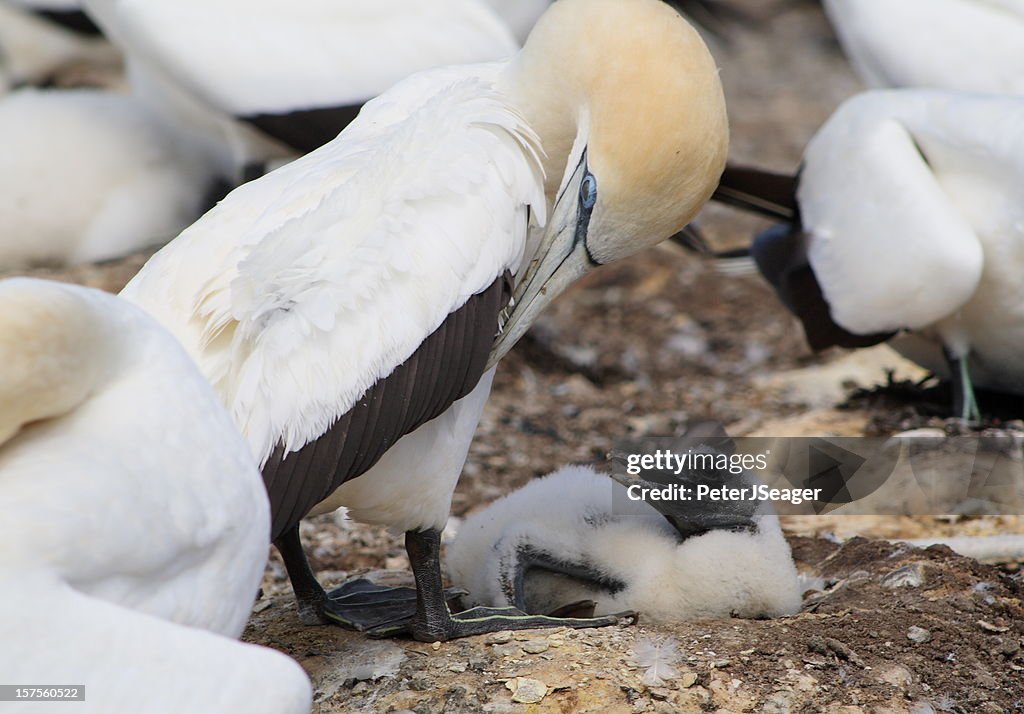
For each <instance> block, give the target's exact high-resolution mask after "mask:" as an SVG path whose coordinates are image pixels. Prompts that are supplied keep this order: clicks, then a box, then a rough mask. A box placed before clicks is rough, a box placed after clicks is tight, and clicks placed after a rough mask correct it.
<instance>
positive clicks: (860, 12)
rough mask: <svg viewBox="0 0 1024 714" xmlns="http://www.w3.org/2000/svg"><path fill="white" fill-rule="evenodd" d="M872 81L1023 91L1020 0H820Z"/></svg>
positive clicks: (849, 51)
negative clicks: (893, 0)
mask: <svg viewBox="0 0 1024 714" xmlns="http://www.w3.org/2000/svg"><path fill="white" fill-rule="evenodd" d="M825 10H826V12H827V13H828V16H829V18H830V19H831V21H832V24H833V25H834V26H835V28H836V32H837V34H838V35H839V39H840V41H841V42H842V45H843V49H844V50H845V51H846V54H847V55H848V56H849V58H850V61H851V63H852V64H853V66H854V68H855V69H856V70H857V72H858V74H860V76H861V78H862V79H864V81H865V82H867V83H868V84H869V85H870V86H872V87H928V88H933V89H951V90H961V91H977V92H992V93H996V94H1024V2H1022V1H1021V0H899V1H898V2H892V0H825Z"/></svg>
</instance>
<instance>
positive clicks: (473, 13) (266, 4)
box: [86, 0, 518, 167]
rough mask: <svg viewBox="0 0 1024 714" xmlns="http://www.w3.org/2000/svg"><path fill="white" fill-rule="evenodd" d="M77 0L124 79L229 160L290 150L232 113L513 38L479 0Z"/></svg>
mask: <svg viewBox="0 0 1024 714" xmlns="http://www.w3.org/2000/svg"><path fill="white" fill-rule="evenodd" d="M86 6H87V7H88V8H89V10H90V12H91V13H92V14H93V15H94V16H95V17H96V18H97V19H98V21H99V22H100V23H101V24H102V26H103V27H104V30H105V31H106V32H107V33H108V34H109V35H110V36H111V37H112V38H113V40H114V42H115V43H117V44H118V45H119V46H120V47H121V48H122V50H123V51H124V52H125V54H126V56H127V61H128V67H129V75H130V77H131V80H132V84H133V87H134V88H135V90H136V91H137V92H138V93H139V94H140V95H141V96H142V97H144V98H145V99H146V101H149V102H151V103H152V104H154V105H155V106H157V107H159V108H160V109H161V110H162V111H165V112H167V113H168V114H169V115H172V116H175V117H176V118H177V119H178V120H179V121H182V122H184V123H185V124H187V125H188V126H189V127H191V128H193V129H194V130H195V131H196V132H197V133H200V134H202V135H203V136H206V137H207V138H209V140H210V141H211V142H212V143H213V144H220V145H222V146H224V147H227V148H229V150H230V159H231V160H232V161H233V162H234V163H235V164H236V166H237V167H242V166H244V165H246V164H248V163H252V162H258V161H264V160H267V159H269V158H277V157H281V156H285V155H288V154H290V153H292V151H291V150H290V149H288V148H287V147H284V146H283V145H281V144H279V143H278V142H276V141H274V140H271V139H270V138H269V137H268V136H267V135H265V134H262V133H261V132H259V131H257V130H256V129H254V128H253V127H251V126H250V125H248V124H245V123H243V122H240V121H236V120H235V119H236V118H239V117H253V116H258V115H274V116H278V115H288V114H290V113H293V112H297V111H306V110H316V109H330V108H336V107H347V106H356V107H358V105H360V104H362V103H363V102H365V101H367V100H369V99H371V98H372V97H374V96H376V95H378V94H380V93H381V92H383V91H384V90H386V89H388V88H389V87H391V86H392V85H393V84H395V83H396V82H398V81H399V80H401V79H404V78H405V77H407V76H409V75H411V74H413V73H415V72H418V71H420V70H424V69H429V68H432V67H439V66H443V65H449V64H464V63H470V62H484V61H490V60H496V59H500V58H503V57H507V56H509V55H511V54H513V53H514V52H515V51H516V50H517V49H518V45H517V44H516V42H515V40H514V38H513V37H512V36H511V34H510V33H509V31H508V30H507V29H506V28H505V27H504V25H503V24H502V22H501V20H500V19H499V18H498V17H496V16H495V15H494V14H493V13H492V12H491V11H490V10H489V9H488V8H487V7H485V6H483V5H482V4H481V3H480V0H439V1H434V2H429V3H419V2H410V0H378V1H375V2H372V3H370V2H364V1H363V0H298V1H297V2H289V3H285V4H282V3H280V2H276V1H275V0H257V1H256V2H251V1H246V2H239V1H238V0H209V1H208V0H198V1H197V0H189V1H187V2H183V1H181V0H161V1H159V2H152V1H150V0H87V2H86ZM339 130H340V127H339ZM336 131H337V130H336ZM335 133H336V132H335Z"/></svg>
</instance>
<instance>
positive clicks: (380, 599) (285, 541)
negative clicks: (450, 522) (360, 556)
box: [274, 526, 465, 631]
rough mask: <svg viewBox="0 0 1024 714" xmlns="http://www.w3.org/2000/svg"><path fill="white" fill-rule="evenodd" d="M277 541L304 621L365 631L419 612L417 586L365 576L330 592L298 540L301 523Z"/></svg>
mask: <svg viewBox="0 0 1024 714" xmlns="http://www.w3.org/2000/svg"><path fill="white" fill-rule="evenodd" d="M274 545H275V546H277V549H278V550H279V551H280V552H281V557H282V558H283V559H284V565H285V568H286V569H287V570H288V577H289V579H290V580H291V581H292V589H293V590H294V591H295V600H296V602H297V603H298V607H299V620H301V621H302V623H303V624H304V625H325V624H334V625H341V626H342V627H347V628H349V629H353V630H359V631H366V630H372V629H375V628H379V627H384V626H388V625H395V624H397V623H405V624H406V625H408V624H409V623H411V622H412V619H413V617H414V616H415V615H416V590H415V589H414V588H407V587H395V588H392V587H386V586H382V585H377V584H376V583H374V582H373V581H371V580H368V579H366V578H355V579H353V580H349V581H348V582H346V583H343V584H342V585H341V586H340V587H338V588H336V589H334V590H332V591H331V592H330V593H326V592H324V589H323V588H322V587H321V586H320V583H319V582H317V579H316V576H315V575H313V570H312V569H311V568H310V567H309V561H308V560H307V559H306V553H305V551H304V550H303V549H302V543H301V541H300V540H299V529H298V526H296V527H295V528H293V529H291V530H289V531H287V532H285V533H284V534H283V535H282V536H281V537H280V538H278V539H277V540H276V541H275V542H274ZM464 594H465V591H463V590H458V589H455V588H449V589H448V590H446V591H445V592H444V597H445V598H446V599H448V600H453V599H455V598H457V597H459V596H461V595H464Z"/></svg>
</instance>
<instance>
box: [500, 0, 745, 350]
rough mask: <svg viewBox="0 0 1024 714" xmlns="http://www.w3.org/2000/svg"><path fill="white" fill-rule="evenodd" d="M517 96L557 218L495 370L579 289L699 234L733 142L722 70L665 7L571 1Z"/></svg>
mask: <svg viewBox="0 0 1024 714" xmlns="http://www.w3.org/2000/svg"><path fill="white" fill-rule="evenodd" d="M562 68H570V69H571V71H567V72H564V71H560V70H561V69H562ZM508 84H509V85H510V87H509V89H508V91H509V92H510V93H511V94H512V96H513V97H514V98H515V102H516V104H517V105H518V106H519V107H520V108H521V110H522V111H523V113H524V114H525V116H526V119H527V121H528V122H529V124H530V126H531V127H532V128H533V129H534V130H535V131H536V132H537V134H538V135H539V137H540V139H541V142H542V144H543V147H544V150H545V152H546V153H547V160H546V162H545V163H546V165H545V170H546V175H547V180H546V185H545V189H546V191H547V193H548V201H549V204H551V205H553V209H552V215H551V217H550V219H549V221H548V224H547V229H546V231H545V233H544V236H543V238H542V239H541V241H540V245H539V248H538V250H537V251H536V253H535V254H534V256H533V259H532V261H531V262H530V264H529V266H528V268H527V270H526V272H525V274H524V275H523V277H522V279H521V280H520V281H519V283H518V286H517V289H516V293H515V303H516V304H515V308H514V310H513V312H512V314H511V316H510V317H509V321H508V323H507V324H506V326H505V330H504V332H503V334H502V335H501V337H500V339H499V341H498V343H497V345H496V346H495V348H494V351H493V352H492V355H491V363H492V364H493V363H494V362H496V361H497V360H498V359H500V358H501V357H502V356H503V355H504V354H505V353H507V352H508V350H509V349H511V348H512V346H513V345H514V344H515V343H516V341H517V340H518V339H519V338H520V337H521V336H522V335H523V334H524V333H525V332H526V330H527V329H528V328H529V326H530V324H531V323H532V322H533V320H534V319H535V318H536V317H537V315H538V314H539V313H540V312H541V311H542V310H543V309H544V307H545V306H546V305H547V304H548V303H549V302H550V301H551V300H552V299H554V298H555V297H556V296H558V295H559V294H560V293H561V292H562V291H563V290H565V288H566V287H568V286H569V285H570V284H571V283H573V282H574V281H575V280H577V279H578V278H580V277H581V276H582V275H584V274H585V273H587V272H588V271H590V270H592V269H593V268H594V267H596V266H598V265H602V264H604V263H610V262H612V261H614V260H618V259H620V258H624V257H626V256H629V255H632V254H633V253H636V252H638V251H640V250H643V249H644V248H648V247H651V246H654V245H656V244H658V243H660V242H661V241H663V240H665V239H666V238H668V237H669V236H671V235H672V234H674V233H676V232H677V231H679V230H681V229H682V228H683V226H685V225H686V224H687V223H689V222H690V220H691V219H692V218H693V217H694V215H695V214H696V213H697V211H698V210H699V209H700V207H701V206H703V205H704V203H705V202H706V201H707V200H708V198H710V196H711V194H712V193H713V192H714V190H715V187H716V186H717V185H718V179H719V177H720V176H721V174H722V170H723V169H724V167H725V159H726V152H727V149H728V143H729V129H728V119H727V116H726V110H725V98H724V96H723V93H722V85H721V83H720V81H719V78H718V71H717V69H716V66H715V62H714V59H713V58H712V57H711V54H710V52H709V51H708V49H707V46H706V45H705V44H704V41H703V40H702V39H701V38H700V35H698V34H697V32H696V31H695V30H694V29H693V27H691V26H690V24H689V23H687V21H686V20H684V19H683V17H682V16H681V15H679V14H678V13H677V12H676V11H675V10H673V9H672V8H670V7H669V6H668V5H665V4H664V3H662V2H658V1H657V0H640V1H632V0H631V1H629V2H625V1H624V0H560V2H557V3H555V4H554V5H553V6H552V7H551V9H550V10H549V11H548V12H547V14H545V15H544V17H543V18H541V21H540V22H539V23H538V24H537V26H536V28H534V30H533V32H532V33H531V34H530V37H529V39H528V40H527V43H526V46H525V47H524V48H523V51H522V53H521V54H520V55H519V57H518V58H517V60H516V61H515V63H514V64H513V65H512V67H511V68H510V71H509V75H508ZM566 155H567V156H568V162H567V163H566V165H565V166H564V167H563V166H556V165H552V164H553V163H554V160H557V157H563V156H566ZM559 176H561V177H562V178H561V181H560V182H559V181H558V180H557V178H558V177H559Z"/></svg>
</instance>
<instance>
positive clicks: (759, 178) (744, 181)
mask: <svg viewBox="0 0 1024 714" xmlns="http://www.w3.org/2000/svg"><path fill="white" fill-rule="evenodd" d="M799 183H800V178H799V176H790V175H788V174H778V173H774V172H771V171H762V170H761V169H755V168H750V167H748V166H735V165H733V164H729V165H728V166H726V167H725V171H724V172H723V173H722V179H721V181H719V184H718V188H717V189H716V190H715V194H714V196H712V198H713V199H714V200H716V201H718V202H720V203H725V204H728V205H730V206H733V207H735V208H740V209H743V210H746V211H753V212H755V213H760V214H761V215H763V216H765V217H767V218H773V219H777V220H782V221H793V220H795V219H796V217H797V214H798V213H799V211H798V209H797V201H796V189H797V186H798V185H799Z"/></svg>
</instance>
